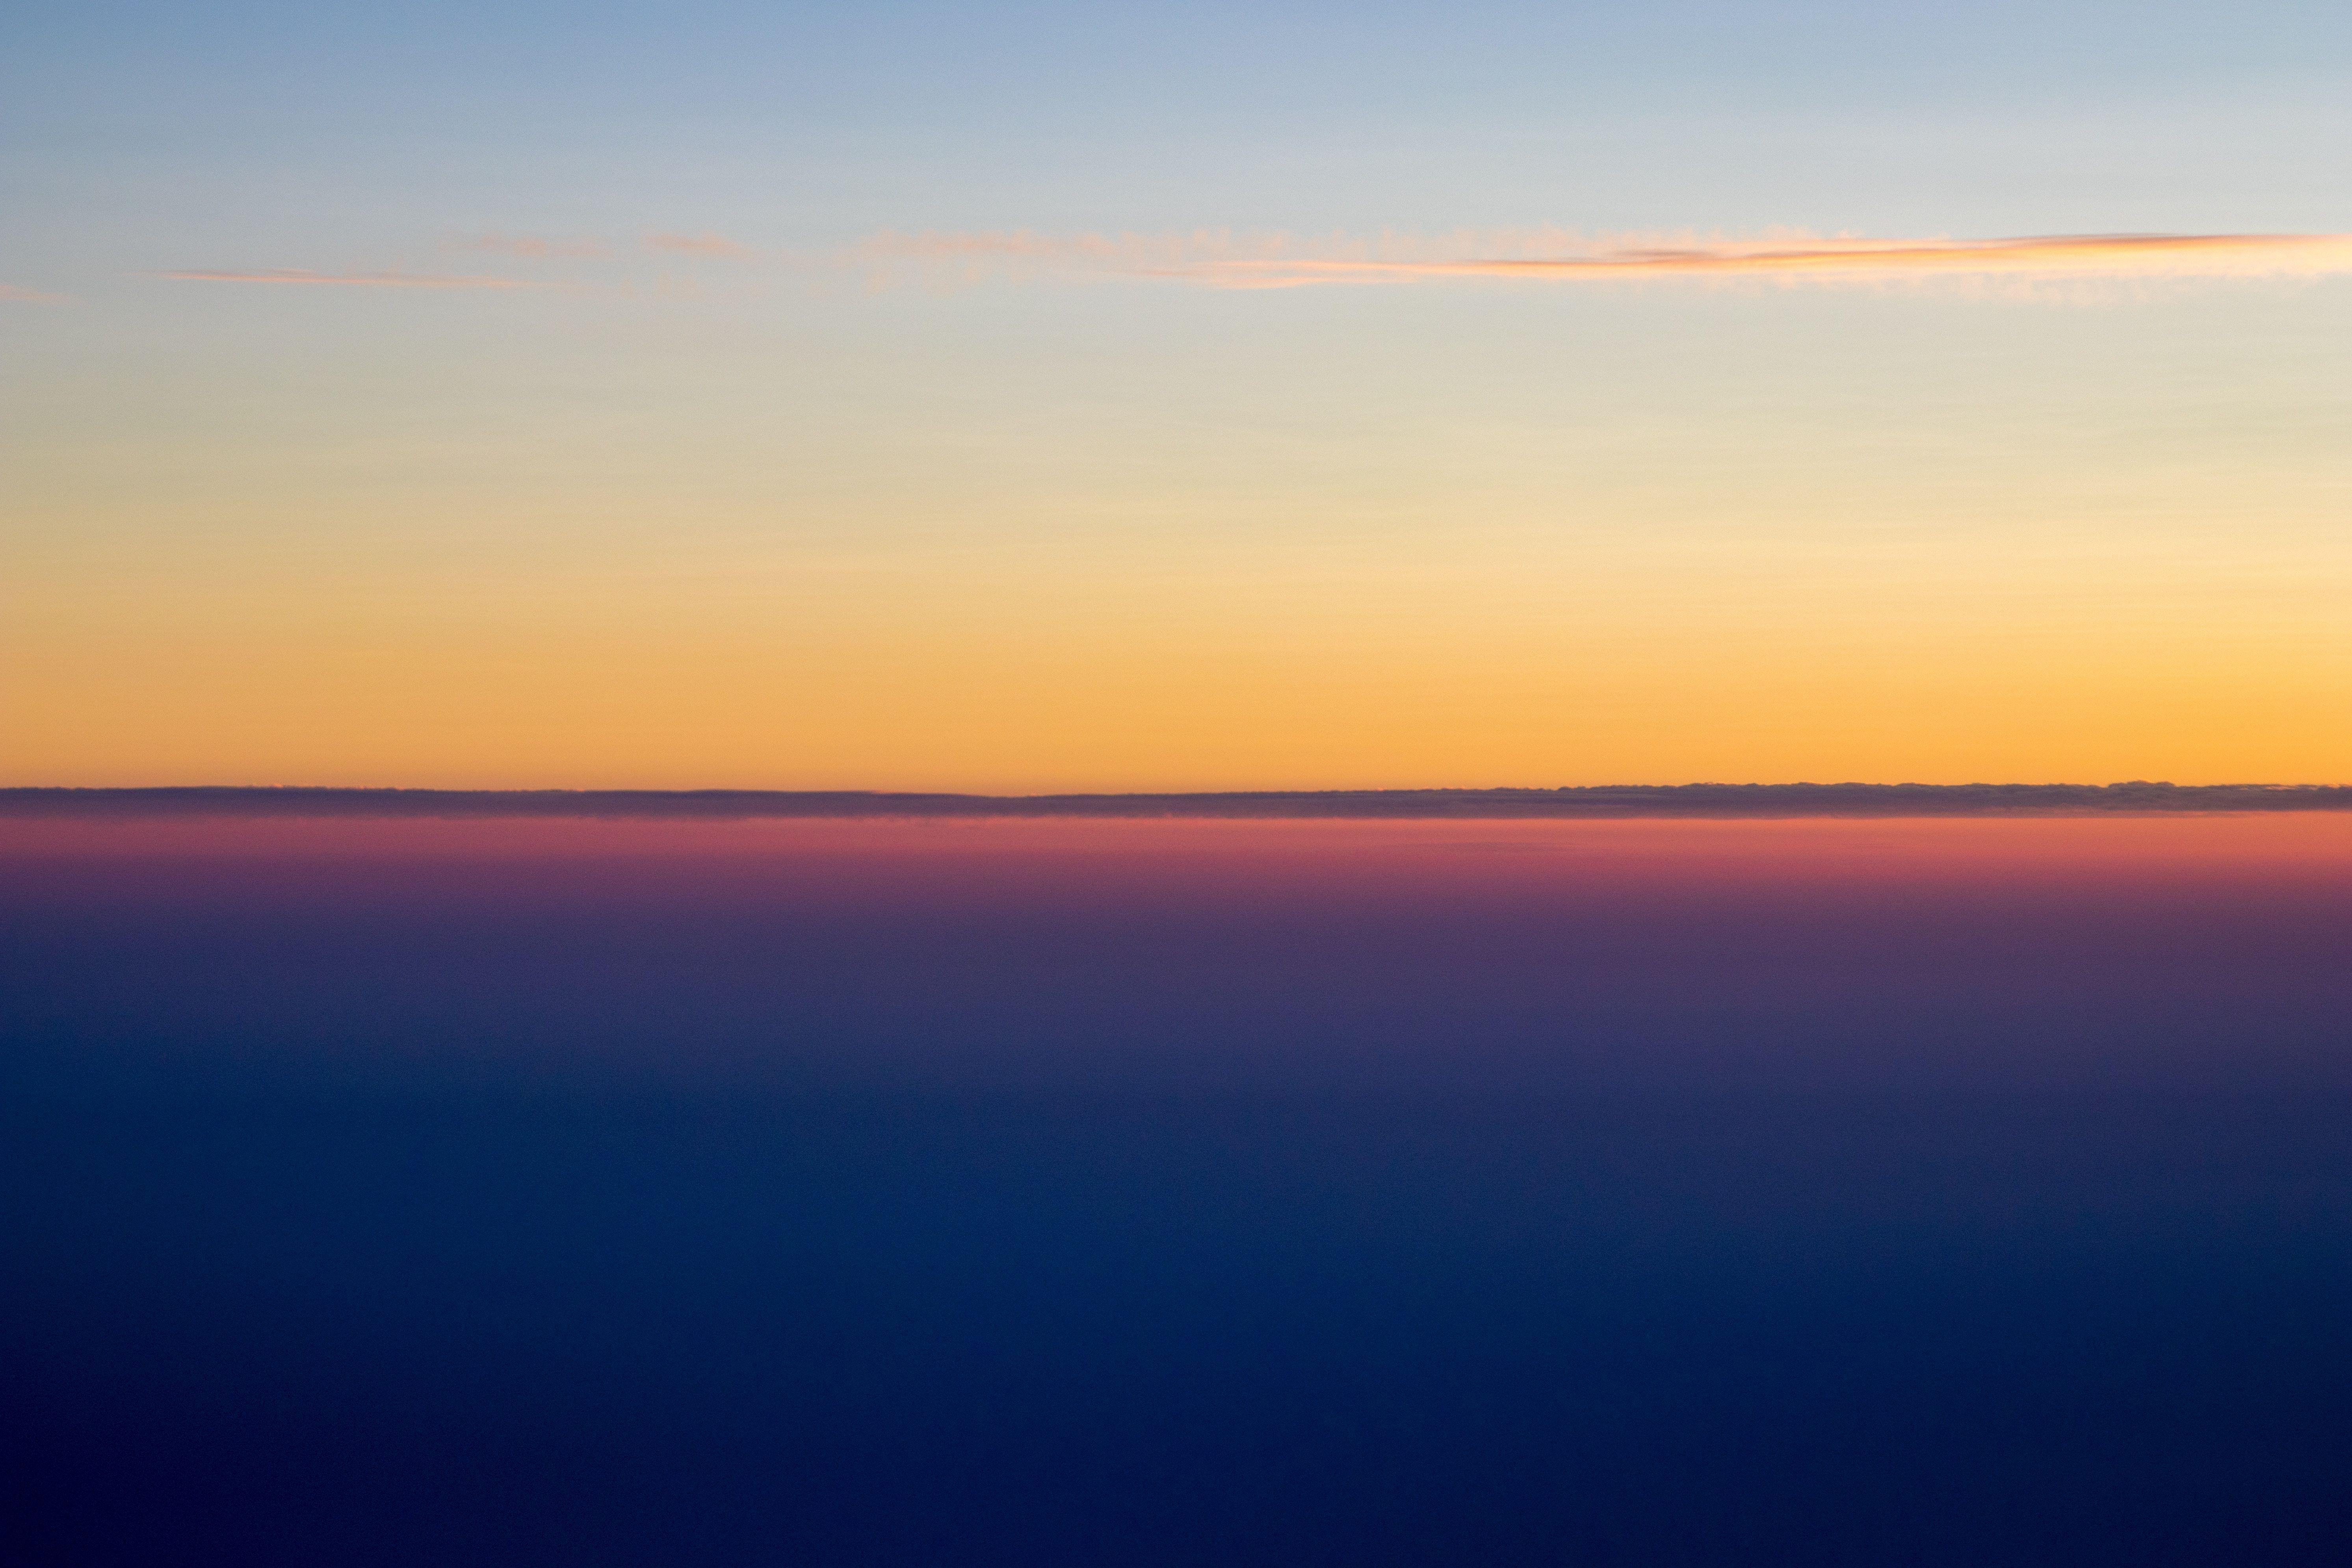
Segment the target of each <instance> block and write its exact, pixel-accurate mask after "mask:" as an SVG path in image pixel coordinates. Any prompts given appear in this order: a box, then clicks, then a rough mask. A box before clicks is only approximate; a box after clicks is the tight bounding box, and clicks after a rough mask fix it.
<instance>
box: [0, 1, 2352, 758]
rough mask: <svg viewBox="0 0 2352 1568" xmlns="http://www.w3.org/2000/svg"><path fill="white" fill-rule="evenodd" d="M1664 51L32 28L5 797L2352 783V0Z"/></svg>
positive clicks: (845, 31) (0, 26) (846, 34)
mask: <svg viewBox="0 0 2352 1568" xmlns="http://www.w3.org/2000/svg"><path fill="white" fill-rule="evenodd" d="M853 11H854V14H853ZM1636 11H1637V8H1633V7H1623V6H1606V7H1604V6H1598V5H1588V6H1569V5H1563V6H1553V7H1535V6H1528V5H1473V6H1464V7H1447V8H1446V9H1445V10H1444V14H1443V15H1442V16H1441V15H1440V14H1439V13H1438V11H1437V10H1436V9H1435V8H1433V7H1402V6H1381V5H1356V6H1348V7H1340V6H1337V5H1288V6H1266V5H1250V6H1241V5H1202V4H1187V5H1181V6H1178V5H1121V6H1116V7H1112V6H1102V7H1078V6H1072V5H962V6H956V5H888V4H885V5H869V6H861V7H856V8H850V7H839V6H788V5H779V6H753V5H668V6H664V7H661V8H659V9H658V10H656V9H655V8H653V7H630V6H612V5H604V6H598V5H573V6H566V7H560V8H559V7H552V6H541V5H516V6H508V7H499V8H496V9H495V10H494V11H493V12H489V13H484V12H481V11H480V10H479V9H478V8H475V7H458V6H455V5H410V6H404V7H396V8H391V7H370V8H364V9H357V8H325V9H321V8H317V7H296V6H292V5H268V4H266V5H222V6H213V7H205V8H202V9H195V10H192V9H189V8H186V7H166V6H161V5H102V4H101V5H82V6H75V7H70V8H68V7H47V8H33V9H26V8H21V7H20V8H18V9H16V11H13V12H12V13H11V15H10V16H9V18H8V19H7V20H6V21H5V23H0V212H5V214H6V215H7V216H6V220H5V223H0V343H4V344H5V349H0V487H5V488H0V530H5V532H0V550H5V570H0V717H5V723H0V732H5V740H0V782H5V783H8V784H173V783H223V784H229V783H299V784H442V785H452V786H481V785H540V784H577V785H696V784H709V785H747V786H748V785H768V786H774V787H782V788H792V787H839V786H869V787H877V788H964V789H983V790H1027V789H1063V788H1100V789H1122V788H1137V789H1150V788H1187V787H1203V788H1211V787H1236V786H1251V785H1264V786H1286V787H1315V786H1322V785H1330V786H1377V785H1438V784H1463V785H1475V784H1591V783H1606V782H1624V783H1645V782H1655V783H1671V782H1680V781H1685V780H1690V779H1741V780H1764V781H1771V780H1793V779H1808V778H1810V779H1831V778H1838V779H1846V778H1852V779H1872V780H1898V779H1916V780H1925V781H1937V782H1959V781H1966V780H1970V779H1979V778H2001V779H2032V780H2043V779H2080V780H2104V779H2112V778H2133V777H2147V778H2171V779H2174V780H2177V781H2179V782H2183V783H2189V782H2216V781H2228V780H2244V779H2277V780H2288V779H2292V780H2305V781H2314V782H2334V781H2342V780H2347V779H2352V726H2347V725H2346V724H2345V723H2344V721H2343V716H2344V715H2345V714H2346V713H2347V712H2352V620H2347V616H2346V614H2345V611H2344V606H2345V605H2347V603H2352V527H2347V519H2352V439H2347V436H2348V435H2352V431H2347V422H2352V246H2347V244H2345V243H2343V242H2340V241H2336V240H2331V239H2328V238H2326V237H2332V236H2340V235H2343V234H2345V233H2347V231H2352V208H2347V203H2346V200H2345V193H2346V192H2347V190H2352V12H2347V10H2346V9H2345V8H2344V7H2343V6H2341V5H2320V4H2308V5H2288V4H2256V5H2242V6H2237V7H2232V8H2230V9H2229V10H2227V11H2226V12H2224V11H2223V10H2221V9H2220V8H2216V7H2212V6H2210V5H2183V4H2177V3H2159V4H2154V5H2148V4H2138V5H2120V4H2118V5H2088V4H2044V5H2032V6H2027V5H2011V4H1993V5H1971V6H1968V7H1957V6H1950V5H1933V6H1929V5H1770V6H1768V5H1752V4H1711V5H1654V6H1645V7H1640V8H1638V14H1636ZM2085 235H2089V236H2105V235H2168V236H2219V237H2244V236H2255V237H2263V236H2314V237H2321V238H2318V239H2315V240H2312V241H2309V242H2297V243H2292V244H2289V243H2281V242H2278V241H2274V240H2268V239H2262V238H2254V239H2245V238H2227V239H2223V240H2220V241H2217V242H2214V243H2210V244H2201V243H2200V244H2194V245H2185V246H2171V247H2114V246H2108V247H2097V246H2094V247H2061V248H2058V249H2054V250H2050V249H2044V250H2033V251H2023V252H2021V251H2017V250H2013V249H2012V250H1990V251H1981V252H1957V253H1956V252H1954V251H1953V250H1952V249H1951V248H1950V247H1947V246H1943V245H1940V244H1939V243H1937V242H1941V241H1946V240H1990V239H2003V238H2013V237H2044V236H2085ZM1855 240H1869V241H1883V242H1891V243H1890V244H1888V245H1885V246H1878V247H1857V246H1856V245H1855V244H1854V243H1853V241H1855ZM1661 252H1665V253H1670V254H1665V255H1664V256H1663V257H1662V256H1661V255H1660V253H1661ZM1531 259H1532V260H1552V261H1559V260H1566V261H1570V262H1572V263H1574V264H1575V265H1573V266H1571V267H1569V268H1515V267H1514V268H1497V267H1494V266H1489V265H1486V263H1490V262H1494V261H1496V260H1507V261H1512V262H1524V261H1528V260H1531ZM1269 283H1271V284H1280V285H1285V286H1281V287H1265V286H1263V285H1266V284H1269ZM425 285H430V286H425Z"/></svg>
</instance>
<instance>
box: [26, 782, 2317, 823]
mask: <svg viewBox="0 0 2352 1568" xmlns="http://www.w3.org/2000/svg"><path fill="white" fill-rule="evenodd" d="M2245 811H2260V812H2280V811H2352V785H2341V784H2149V783H2142V782H2134V783H2130V784H1614V785H1594V786H1590V787H1578V788H1568V789H1414V790H1304V791H1278V790H1259V791H1239V792H1229V793H1223V794H1201V795H933V794H893V793H887V792H868V791H861V790H830V791H792V790H430V789H282V788H249V789H247V788H228V787H221V788H184V789H0V817H41V816H51V817H54V816H75V817H138V816H593V817H824V816H840V817H851V816H857V817H873V816H1097V817H1122V816H1125V817H1158V816H1200V817H1264V818H1273V817H1462V818H1493V817H1663V816H1683V817H1790V816H2084V815H2096V816H2113V815H2144V814H2150V813H2181V812H2193V813H2200V814H2207V813H2214V812H2245Z"/></svg>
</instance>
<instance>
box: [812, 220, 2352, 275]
mask: <svg viewBox="0 0 2352 1568" xmlns="http://www.w3.org/2000/svg"><path fill="white" fill-rule="evenodd" d="M848 259H850V260H851V261H852V262H854V263H857V264H862V265H864V266H865V267H866V268H868V269H869V270H871V271H874V272H876V273H877V274H887V273H888V272H890V271H893V270H896V269H898V268H907V267H912V268H918V269H920V270H924V271H928V272H931V273H934V274H944V275H950V276H952V275H961V276H964V277H976V276H982V275H985V274H987V273H989V272H991V271H1010V272H1035V271H1040V270H1047V271H1092V272H1105V273H1114V274H1126V275H1133V276H1149V277H1165V278H1173V279H1182V280H1185V281H1190V282H1195V283H1202V284H1208V285H1211V286H1213V287H1218V288H1226V289H1296V288H1304V287H1311V286H1314V285H1318V284H1339V283H1402V282H1427V281H1442V280H1446V279H1481V278H1484V279H1517V280H1521V281H1529V282H1547V281H1548V282H1575V281H1600V280H1608V279H1644V278H1655V279H1769V280H1776V281H1781V282H1788V283H1812V284H1841V283H1843V284H1871V283H1889V282H1901V281H1905V280H1926V279H2020V280H2026V281H2033V280H2053V281H2063V280H2068V279H2090V280H2095V279H2227V278H2241V279H2254V278H2292V277H2303V278H2310V277H2325V276H2334V275H2341V274H2352V235H2340V234H2099V235H2038V236H2031V237H2019V238H2006V239H1950V238H1944V237H1923V238H1885V237H1854V236H1845V235H1841V236H1835V237H1815V236H1811V235H1801V234H1776V235H1771V236H1768V237H1764V238H1760V239H1721V238H1693V237H1674V238H1660V237H1615V238H1601V239H1591V238H1585V237H1579V236H1576V235H1573V234H1569V233H1566V232H1563V231H1559V230H1552V229H1546V230H1521V231H1507V232H1503V233H1498V234H1489V235H1455V236H1450V237H1440V238H1423V237H1412V236H1400V235H1385V236H1382V237H1381V238H1379V239H1351V238H1349V237H1344V236H1335V237H1329V238H1327V239H1320V240H1317V239H1303V238H1298V237H1290V236H1285V235H1265V236H1238V237H1237V236H1233V235H1229V234H1222V233H1201V234H1192V235H1177V236H1158V237H1154V236H1139V235H1118V236H1107V235H1079V236H1075V237H1052V236H1041V235H1033V234H1027V233H996V234H988V233H981V234H969V233H966V234H918V235H901V234H882V235H877V236H874V237H871V238H869V239H867V240H866V241H865V242H864V243H863V244H861V245H860V246H858V247H855V249H854V250H853V251H852V252H851V253H849V257H848Z"/></svg>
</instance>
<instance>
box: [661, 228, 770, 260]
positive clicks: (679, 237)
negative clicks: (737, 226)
mask: <svg viewBox="0 0 2352 1568" xmlns="http://www.w3.org/2000/svg"><path fill="white" fill-rule="evenodd" d="M646 248H648V249H651V250H665V251H668V252H669V253H670V254H672V255H674V256H724V257H734V258H740V257H746V256H749V255H751V251H750V250H749V249H747V248H746V247H743V246H740V245H738V244H736V243H735V242H734V241H733V240H731V239H729V238H728V237H726V236H725V235H720V234H649V235H647V236H646Z"/></svg>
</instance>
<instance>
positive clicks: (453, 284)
mask: <svg viewBox="0 0 2352 1568" xmlns="http://www.w3.org/2000/svg"><path fill="white" fill-rule="evenodd" d="M158 276H160V277H163V278H168V279H173V280H174V281H177V282H182V283H305V284H324V285H329V286H333V287H338V288H348V289H546V288H551V287H552V285H551V284H547V283H542V282H538V281H534V280H532V279H526V278H469V277H453V276H450V275H448V274H446V273H444V274H436V273H420V272H306V271H303V270H302V269H300V268H292V267H277V268H262V269H258V270H255V271H248V272H226V271H221V272H216V271H210V270H205V269H201V268H196V269H190V270H187V271H184V272H164V273H160V274H158Z"/></svg>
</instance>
